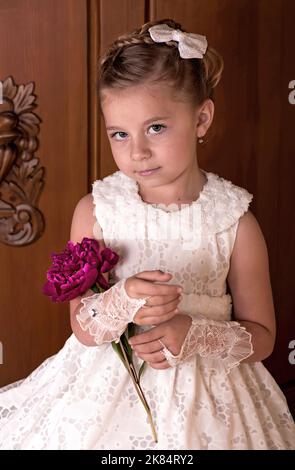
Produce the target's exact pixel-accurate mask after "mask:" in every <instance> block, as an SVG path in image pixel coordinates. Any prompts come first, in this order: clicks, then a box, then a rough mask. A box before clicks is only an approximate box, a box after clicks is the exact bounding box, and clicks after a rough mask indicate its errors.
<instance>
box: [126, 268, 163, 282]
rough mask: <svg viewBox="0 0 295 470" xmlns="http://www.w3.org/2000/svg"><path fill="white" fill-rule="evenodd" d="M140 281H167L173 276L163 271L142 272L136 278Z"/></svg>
mask: <svg viewBox="0 0 295 470" xmlns="http://www.w3.org/2000/svg"><path fill="white" fill-rule="evenodd" d="M135 277H136V278H138V279H144V280H145V281H162V282H164V280H165V281H166V280H167V279H171V277H172V274H170V273H164V272H163V271H160V270H159V269H158V270H155V271H142V272H141V273H138V274H136V276H135Z"/></svg>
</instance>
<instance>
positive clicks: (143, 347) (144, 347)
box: [133, 340, 163, 354]
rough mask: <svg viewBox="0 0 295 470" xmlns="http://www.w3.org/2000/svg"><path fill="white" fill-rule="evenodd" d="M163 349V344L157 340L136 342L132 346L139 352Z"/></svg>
mask: <svg viewBox="0 0 295 470" xmlns="http://www.w3.org/2000/svg"><path fill="white" fill-rule="evenodd" d="M162 349H163V345H162V344H161V343H160V342H159V340H156V341H152V342H151V343H145V344H138V345H136V346H133V350H134V352H137V353H139V354H151V353H154V352H158V351H161V350H162Z"/></svg>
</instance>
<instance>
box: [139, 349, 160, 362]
mask: <svg viewBox="0 0 295 470" xmlns="http://www.w3.org/2000/svg"><path fill="white" fill-rule="evenodd" d="M135 355H136V356H138V357H140V359H142V360H143V361H146V362H149V363H150V362H152V363H154V362H163V360H166V358H165V356H164V354H163V353H162V352H161V351H159V352H155V353H152V354H141V353H135Z"/></svg>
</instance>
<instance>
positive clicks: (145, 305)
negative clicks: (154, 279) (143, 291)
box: [142, 295, 152, 308]
mask: <svg viewBox="0 0 295 470" xmlns="http://www.w3.org/2000/svg"><path fill="white" fill-rule="evenodd" d="M151 297H152V296H151V295H150V296H149V297H145V298H144V300H145V304H144V305H143V306H142V308H149V307H151V305H148V304H147V302H148V300H149V299H150V298H151Z"/></svg>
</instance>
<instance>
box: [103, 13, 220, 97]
mask: <svg viewBox="0 0 295 470" xmlns="http://www.w3.org/2000/svg"><path fill="white" fill-rule="evenodd" d="M162 23H166V24H167V25H168V26H170V27H171V28H174V29H180V30H181V31H183V32H185V30H184V29H182V28H181V25H180V24H179V23H176V22H175V21H174V20H172V19H163V20H158V21H150V22H148V23H145V24H144V25H143V26H142V27H141V28H139V29H136V30H134V31H132V32H131V33H129V34H125V35H122V36H119V37H118V39H116V40H115V41H114V42H113V43H112V44H111V45H110V46H109V47H108V49H107V50H106V52H105V53H104V55H103V56H102V57H101V62H100V70H99V78H98V91H99V94H100V97H101V98H102V97H103V91H104V90H105V89H108V88H126V87H129V86H132V85H140V84H143V83H144V84H146V83H161V82H165V83H166V84H168V85H170V86H171V88H172V89H173V90H174V91H176V93H177V95H178V94H179V93H180V94H181V95H182V96H183V98H184V100H187V101H189V102H191V103H192V104H197V105H200V104H202V103H203V102H204V101H205V100H206V99H207V98H210V99H211V100H212V101H214V88H215V87H216V85H217V84H218V82H219V81H220V78H221V74H222V70H223V59H222V57H221V55H220V54H219V53H218V52H217V51H216V50H215V49H213V48H212V47H208V48H207V50H206V53H205V54H204V56H203V58H202V59H182V58H181V57H180V55H179V51H178V47H177V46H178V43H177V42H175V41H170V42H168V43H155V42H154V41H153V39H152V38H151V36H150V34H149V32H148V29H149V28H150V27H151V26H154V25H157V24H162Z"/></svg>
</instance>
